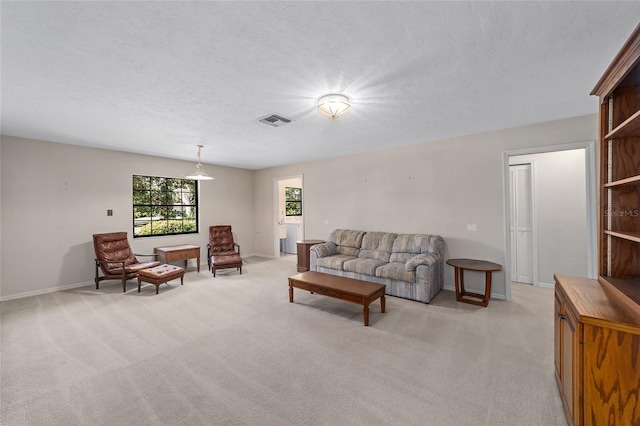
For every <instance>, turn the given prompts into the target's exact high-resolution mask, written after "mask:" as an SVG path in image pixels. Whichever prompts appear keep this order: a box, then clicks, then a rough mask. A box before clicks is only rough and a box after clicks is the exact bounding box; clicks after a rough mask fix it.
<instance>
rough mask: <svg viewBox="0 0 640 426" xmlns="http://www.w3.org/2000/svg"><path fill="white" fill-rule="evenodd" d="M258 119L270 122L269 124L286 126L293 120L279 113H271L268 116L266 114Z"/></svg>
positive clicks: (266, 122) (265, 122)
mask: <svg viewBox="0 0 640 426" xmlns="http://www.w3.org/2000/svg"><path fill="white" fill-rule="evenodd" d="M258 121H259V122H261V123H264V124H268V125H269V126H273V127H280V126H284V125H285V124H287V123H291V121H293V120H291V119H290V118H286V117H283V116H281V115H278V114H269V115H267V116H264V117H262V118H260V119H258Z"/></svg>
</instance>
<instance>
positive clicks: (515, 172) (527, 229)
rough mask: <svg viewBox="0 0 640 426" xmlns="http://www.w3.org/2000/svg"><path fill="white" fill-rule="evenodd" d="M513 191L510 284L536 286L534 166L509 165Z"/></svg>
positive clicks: (529, 164)
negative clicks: (534, 281)
mask: <svg viewBox="0 0 640 426" xmlns="http://www.w3.org/2000/svg"><path fill="white" fill-rule="evenodd" d="M509 178H510V192H511V194H510V195H511V202H510V206H511V209H510V210H511V212H510V216H511V217H510V223H511V236H510V237H511V281H516V282H520V283H526V284H533V229H532V228H533V202H532V201H533V196H532V187H531V183H532V179H531V163H528V164H518V165H512V166H509Z"/></svg>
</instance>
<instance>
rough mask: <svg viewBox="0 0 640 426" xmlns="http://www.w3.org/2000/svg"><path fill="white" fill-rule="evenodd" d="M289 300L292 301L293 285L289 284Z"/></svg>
mask: <svg viewBox="0 0 640 426" xmlns="http://www.w3.org/2000/svg"><path fill="white" fill-rule="evenodd" d="M289 302H291V303H293V287H291V286H289Z"/></svg>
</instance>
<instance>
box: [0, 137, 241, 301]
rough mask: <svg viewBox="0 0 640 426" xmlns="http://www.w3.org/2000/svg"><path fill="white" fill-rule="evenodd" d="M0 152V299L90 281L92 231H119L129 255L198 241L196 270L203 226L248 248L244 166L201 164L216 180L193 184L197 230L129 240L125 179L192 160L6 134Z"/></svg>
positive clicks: (185, 167) (170, 171)
mask: <svg viewBox="0 0 640 426" xmlns="http://www.w3.org/2000/svg"><path fill="white" fill-rule="evenodd" d="M1 152H2V156H1V158H0V163H1V169H0V171H1V173H0V176H1V178H0V179H1V182H2V185H1V187H0V188H1V189H0V190H1V193H0V196H1V200H2V205H1V208H0V212H1V213H0V215H1V216H0V217H1V222H0V224H1V226H0V228H1V229H2V239H1V240H0V243H1V244H0V250H1V253H2V258H1V262H2V263H1V264H0V283H1V284H2V287H1V288H0V297H1V298H2V300H6V299H8V298H13V297H17V296H22V295H28V294H37V293H42V292H45V291H50V290H55V289H60V288H67V287H71V286H74V285H78V284H81V283H87V282H91V281H92V280H93V276H94V269H93V268H94V267H93V258H94V253H93V245H92V244H93V243H92V237H91V236H92V234H94V233H101V232H112V231H127V232H129V240H130V242H131V245H132V248H133V250H134V252H135V253H153V247H154V246H155V247H157V246H164V245H172V244H198V245H200V247H202V249H201V250H202V252H201V253H202V254H201V256H202V257H201V263H204V265H205V267H204V271H201V273H205V272H206V251H205V250H206V244H207V242H208V227H209V226H210V225H216V224H230V225H232V226H233V230H234V234H235V238H236V239H237V242H238V243H239V244H240V245H241V246H242V253H243V255H245V254H246V255H249V254H251V253H253V180H252V176H253V172H252V171H250V170H243V169H235V168H229V167H220V166H213V165H208V164H207V165H205V169H206V170H207V172H209V173H210V174H212V175H214V176H215V177H216V180H214V181H206V182H202V183H201V184H200V233H199V234H190V235H182V236H165V237H150V238H141V239H135V240H134V239H133V238H132V232H133V231H132V211H131V185H132V182H131V176H132V175H133V174H141V175H151V176H167V177H180V176H182V175H183V174H184V173H185V172H187V171H190V170H191V169H192V168H193V166H194V162H186V161H178V160H170V159H166V158H160V157H151V156H145V155H137V154H129V153H123V152H117V151H108V150H102V149H94V148H85V147H79V146H74V145H66V144H60V143H51V142H41V141H34V140H29V139H20V138H13V137H7V136H3V137H2V141H1ZM107 209H113V213H114V214H113V216H111V217H108V216H107ZM145 259H146V258H145ZM191 262H193V261H191ZM190 267H191V268H193V263H190ZM206 273H208V272H206ZM130 285H132V284H130Z"/></svg>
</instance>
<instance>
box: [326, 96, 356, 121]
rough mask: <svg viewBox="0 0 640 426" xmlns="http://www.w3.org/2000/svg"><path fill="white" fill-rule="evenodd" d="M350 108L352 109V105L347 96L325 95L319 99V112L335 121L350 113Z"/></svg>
mask: <svg viewBox="0 0 640 426" xmlns="http://www.w3.org/2000/svg"><path fill="white" fill-rule="evenodd" d="M349 108H351V104H350V103H349V98H347V97H346V96H345V95H338V94H331V95H324V96H323V97H321V98H320V99H318V112H319V113H320V114H323V115H327V116H329V117H331V118H333V119H334V120H335V119H336V117H340V116H341V115H342V114H344V113H346V112H347V111H349Z"/></svg>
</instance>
